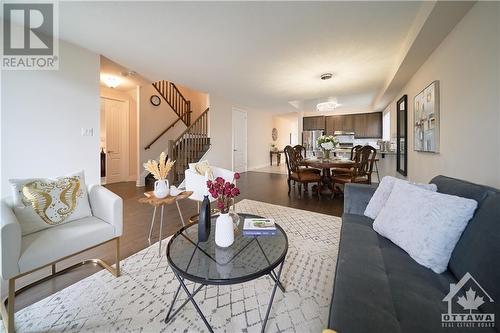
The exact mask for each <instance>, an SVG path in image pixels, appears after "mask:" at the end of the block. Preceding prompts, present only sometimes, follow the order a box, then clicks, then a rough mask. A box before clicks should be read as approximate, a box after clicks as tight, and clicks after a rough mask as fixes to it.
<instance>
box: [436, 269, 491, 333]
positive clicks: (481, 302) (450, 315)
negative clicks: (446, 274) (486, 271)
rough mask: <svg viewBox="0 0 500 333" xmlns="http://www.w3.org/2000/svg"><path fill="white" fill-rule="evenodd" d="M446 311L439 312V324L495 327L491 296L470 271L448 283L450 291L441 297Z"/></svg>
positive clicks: (451, 326) (452, 326)
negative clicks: (446, 307) (446, 304)
mask: <svg viewBox="0 0 500 333" xmlns="http://www.w3.org/2000/svg"><path fill="white" fill-rule="evenodd" d="M443 302H447V303H448V312H447V313H442V314H441V326H442V327H450V328H461V327H466V328H482V327H495V314H494V313H488V312H490V311H489V310H492V305H493V303H494V301H493V298H491V296H490V295H488V293H487V292H486V291H485V290H484V289H483V287H481V285H480V284H479V283H478V282H477V281H476V279H474V278H473V277H472V275H471V274H470V273H465V275H464V276H463V277H462V279H460V281H458V282H457V283H456V284H455V283H451V284H450V292H449V293H448V295H446V296H445V298H443Z"/></svg>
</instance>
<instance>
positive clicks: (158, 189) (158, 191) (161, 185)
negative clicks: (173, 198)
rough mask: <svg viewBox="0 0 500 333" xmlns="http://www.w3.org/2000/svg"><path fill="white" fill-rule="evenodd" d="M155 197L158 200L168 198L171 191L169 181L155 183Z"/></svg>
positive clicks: (162, 180) (161, 180)
mask: <svg viewBox="0 0 500 333" xmlns="http://www.w3.org/2000/svg"><path fill="white" fill-rule="evenodd" d="M153 192H154V194H155V197H157V198H158V199H163V198H166V197H167V196H168V195H169V194H170V189H169V186H168V180H166V179H160V180H157V181H155V189H154V191H153Z"/></svg>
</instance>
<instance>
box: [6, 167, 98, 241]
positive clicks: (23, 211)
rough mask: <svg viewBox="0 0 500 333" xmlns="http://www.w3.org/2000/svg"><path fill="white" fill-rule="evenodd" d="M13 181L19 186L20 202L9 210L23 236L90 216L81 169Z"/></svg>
mask: <svg viewBox="0 0 500 333" xmlns="http://www.w3.org/2000/svg"><path fill="white" fill-rule="evenodd" d="M12 182H14V181H12ZM15 182H17V184H18V185H17V188H19V189H20V191H19V196H20V198H19V200H18V201H19V202H20V203H19V204H18V205H17V206H14V207H13V210H14V214H15V215H16V217H17V220H18V221H19V224H20V225H21V231H22V234H23V236H24V235H28V234H31V233H34V232H38V231H41V230H43V229H47V228H50V227H55V226H58V225H61V224H64V223H68V222H71V221H74V220H79V219H82V218H85V217H89V216H92V212H91V210H90V204H89V199H88V196H87V189H86V186H85V177H84V175H83V172H78V173H76V174H73V175H71V176H67V177H60V178H57V179H26V180H22V179H18V180H15Z"/></svg>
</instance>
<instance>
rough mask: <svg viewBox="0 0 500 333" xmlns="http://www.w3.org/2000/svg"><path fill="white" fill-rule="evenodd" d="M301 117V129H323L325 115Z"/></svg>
mask: <svg viewBox="0 0 500 333" xmlns="http://www.w3.org/2000/svg"><path fill="white" fill-rule="evenodd" d="M302 119H303V122H302V129H303V130H304V131H312V130H324V129H325V117H324V116H314V117H304V118H302Z"/></svg>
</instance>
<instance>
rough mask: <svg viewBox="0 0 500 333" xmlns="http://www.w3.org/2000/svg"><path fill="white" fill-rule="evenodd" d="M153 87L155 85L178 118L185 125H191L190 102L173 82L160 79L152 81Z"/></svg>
mask: <svg viewBox="0 0 500 333" xmlns="http://www.w3.org/2000/svg"><path fill="white" fill-rule="evenodd" d="M153 87H155V89H156V91H158V93H159V94H160V95H161V97H163V99H164V100H165V101H166V102H167V103H168V105H170V107H171V108H172V109H173V110H174V111H175V113H177V116H179V119H181V120H182V122H184V124H186V126H189V125H191V112H192V111H191V102H190V101H188V100H187V99H186V98H184V96H183V95H182V93H181V92H180V91H179V89H178V88H177V86H176V85H175V84H174V83H173V82H169V81H165V80H162V81H158V82H155V83H153Z"/></svg>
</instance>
